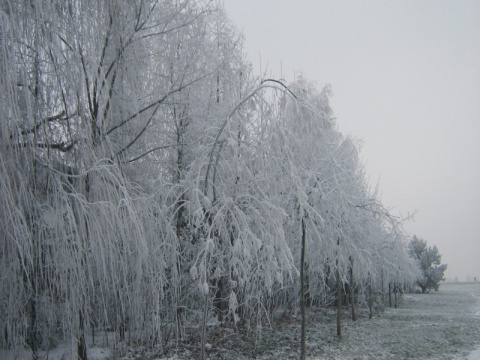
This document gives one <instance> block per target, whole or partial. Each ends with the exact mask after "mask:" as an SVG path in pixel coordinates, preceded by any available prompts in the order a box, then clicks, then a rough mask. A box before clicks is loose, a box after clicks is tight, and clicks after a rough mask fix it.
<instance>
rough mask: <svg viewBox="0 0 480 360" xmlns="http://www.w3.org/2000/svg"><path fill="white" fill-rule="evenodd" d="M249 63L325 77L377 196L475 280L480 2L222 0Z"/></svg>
mask: <svg viewBox="0 0 480 360" xmlns="http://www.w3.org/2000/svg"><path fill="white" fill-rule="evenodd" d="M224 4H225V7H226V10H227V13H228V15H229V17H230V19H231V20H232V21H233V22H234V24H235V25H236V27H237V29H238V30H239V31H241V32H243V34H244V35H245V50H246V52H247V55H248V58H249V60H250V61H251V62H252V64H253V67H254V69H255V73H256V74H259V73H260V71H262V73H263V72H265V71H266V72H267V75H269V76H275V77H277V78H280V77H283V78H284V79H286V80H287V81H292V80H293V79H294V74H295V73H296V72H297V73H298V72H303V73H304V74H305V76H306V77H307V78H308V79H309V80H312V81H315V82H316V83H317V85H318V87H319V88H321V87H323V86H324V85H325V84H327V83H328V84H331V85H332V88H333V92H334V97H333V98H332V99H331V104H332V107H333V110H334V112H335V116H336V118H337V121H338V126H339V129H340V130H341V131H342V132H343V133H345V134H350V135H352V136H355V137H358V138H360V139H362V141H363V147H362V157H363V159H364V162H365V163H366V170H367V173H368V174H369V175H370V180H371V183H372V184H375V183H376V182H377V181H378V182H379V186H380V191H381V194H382V199H383V203H384V204H385V205H386V206H387V207H390V208H394V209H393V210H392V212H393V213H395V214H401V215H404V216H406V215H407V214H408V213H412V212H414V211H416V210H417V211H418V212H417V214H416V216H415V222H410V223H408V224H406V228H407V230H408V231H409V232H410V233H411V234H417V236H419V237H421V238H423V239H425V240H427V242H428V243H429V244H430V245H434V244H435V245H437V246H438V248H439V250H440V253H441V254H443V258H442V260H443V262H444V263H447V264H448V266H449V268H448V271H447V277H450V278H454V277H458V278H459V279H460V280H466V279H467V277H468V276H470V277H471V279H473V277H474V276H476V277H477V279H479V280H480V1H478V0H470V1H466V0H450V1H445V0H429V1H426V0H398V1H356V0H351V1H342V0H335V1H333V0H331V1H323V0H295V1H293V0H224Z"/></svg>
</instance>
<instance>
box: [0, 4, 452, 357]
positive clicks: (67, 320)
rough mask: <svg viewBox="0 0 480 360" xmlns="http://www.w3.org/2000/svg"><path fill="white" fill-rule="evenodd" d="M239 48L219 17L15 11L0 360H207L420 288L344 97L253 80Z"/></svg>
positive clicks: (62, 7)
mask: <svg viewBox="0 0 480 360" xmlns="http://www.w3.org/2000/svg"><path fill="white" fill-rule="evenodd" d="M242 41H243V39H242V37H241V36H240V35H239V34H238V33H237V32H236V31H235V29H234V27H233V25H232V24H231V23H230V22H229V20H228V17H227V16H226V14H225V13H224V11H223V8H222V7H221V5H219V4H218V2H213V1H193V0H181V1H179V0H141V1H140V0H139V1H130V0H128V1H127V0H124V1H123V0H106V1H97V0H77V1H71V2H65V1H64V0H53V1H41V0H39V1H30V0H5V1H3V2H1V4H0V119H1V121H0V232H1V236H0V242H1V246H0V273H1V274H2V275H1V278H0V324H2V326H3V327H2V330H1V331H0V346H1V347H2V348H10V349H19V348H23V347H27V348H29V349H30V350H31V351H32V354H33V356H34V357H36V353H37V351H38V350H39V349H42V348H43V349H48V348H51V347H53V346H55V344H56V343H57V342H58V341H59V339H62V338H63V339H65V338H67V339H72V341H74V342H77V343H78V357H79V358H80V359H86V358H87V352H86V347H87V342H86V340H85V337H86V334H87V333H94V332H95V331H102V330H104V331H105V330H106V329H113V330H114V331H115V332H116V333H117V334H118V339H119V341H123V340H124V337H125V332H127V331H128V333H129V336H130V337H131V339H132V340H133V341H137V342H138V343H142V344H146V345H149V346H159V347H160V348H162V347H165V349H164V350H165V351H168V349H169V348H171V347H172V346H176V344H178V342H179V341H180V340H182V339H185V338H186V337H187V336H188V333H187V330H186V329H187V326H186V324H196V326H201V328H202V329H203V331H202V346H203V345H204V343H205V336H206V335H205V328H206V323H207V320H209V319H211V318H213V317H215V318H216V319H217V320H218V321H222V322H231V323H238V322H239V321H245V322H248V323H249V324H255V326H257V329H261V325H262V321H264V320H265V319H267V320H270V319H272V317H273V309H275V308H282V307H283V308H298V307H299V305H300V303H302V304H303V305H305V306H308V305H310V306H311V305H312V304H319V305H324V304H330V303H332V298H334V295H333V294H334V291H332V288H333V287H332V284H334V283H336V284H337V288H340V289H341V288H343V287H345V286H346V285H347V284H348V285H349V286H351V287H356V289H357V290H358V291H364V289H365V286H364V284H367V283H368V284H370V285H369V286H370V287H372V286H373V287H378V288H382V287H383V286H384V284H389V283H395V284H403V283H413V282H414V281H415V280H416V279H417V277H418V275H419V269H418V267H417V265H416V264H415V263H414V262H413V260H412V258H411V257H410V256H409V254H408V251H407V244H406V243H405V241H404V239H405V232H404V230H403V228H402V221H401V220H400V219H397V218H396V217H394V216H392V215H391V214H389V212H388V211H387V210H386V209H385V208H384V206H383V205H382V203H381V200H380V198H379V196H378V193H377V191H376V190H372V189H371V188H370V187H369V185H368V182H367V180H366V176H365V172H364V168H363V165H362V164H361V162H360V160H359V156H358V153H359V150H358V146H357V144H356V141H355V139H352V138H350V137H347V136H344V135H343V134H341V133H340V132H339V131H338V129H337V125H336V120H335V118H334V115H333V111H332V109H331V108H330V105H329V98H330V96H331V88H330V86H328V85H327V86H325V87H323V88H321V89H319V88H318V87H317V86H316V85H315V84H313V83H312V82H310V81H308V80H307V79H306V78H305V77H304V76H298V77H297V78H296V79H295V81H293V82H291V83H284V82H282V81H279V80H276V79H261V78H258V77H255V76H254V75H253V74H252V71H251V66H250V64H249V63H248V62H247V61H246V60H245V59H244V54H243V48H242ZM307 249H308V250H307ZM300 274H301V275H302V279H301V280H302V286H301V288H302V289H303V290H302V292H301V293H300V283H301V281H299V277H300ZM353 274H354V275H355V281H353V278H354V277H353ZM442 274H443V273H442ZM171 334H174V335H173V336H170V335H171ZM169 339H174V340H175V342H174V345H172V342H169ZM202 350H204V348H202ZM162 351H163V350H162ZM202 354H203V355H204V351H202Z"/></svg>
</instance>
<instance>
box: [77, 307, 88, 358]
mask: <svg viewBox="0 0 480 360" xmlns="http://www.w3.org/2000/svg"><path fill="white" fill-rule="evenodd" d="M79 321H80V326H79V327H80V336H79V338H78V341H77V356H78V360H87V344H86V342H85V326H84V319H83V314H82V311H80V313H79Z"/></svg>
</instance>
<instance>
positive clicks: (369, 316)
mask: <svg viewBox="0 0 480 360" xmlns="http://www.w3.org/2000/svg"><path fill="white" fill-rule="evenodd" d="M368 311H369V313H368V318H369V319H371V318H373V294H372V279H371V278H370V276H368Z"/></svg>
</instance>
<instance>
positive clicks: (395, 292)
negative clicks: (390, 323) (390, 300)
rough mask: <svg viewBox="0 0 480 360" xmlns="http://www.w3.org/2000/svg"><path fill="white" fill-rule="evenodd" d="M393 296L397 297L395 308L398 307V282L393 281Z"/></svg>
mask: <svg viewBox="0 0 480 360" xmlns="http://www.w3.org/2000/svg"><path fill="white" fill-rule="evenodd" d="M393 296H394V298H395V309H396V308H397V307H398V304H397V284H396V283H393Z"/></svg>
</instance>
